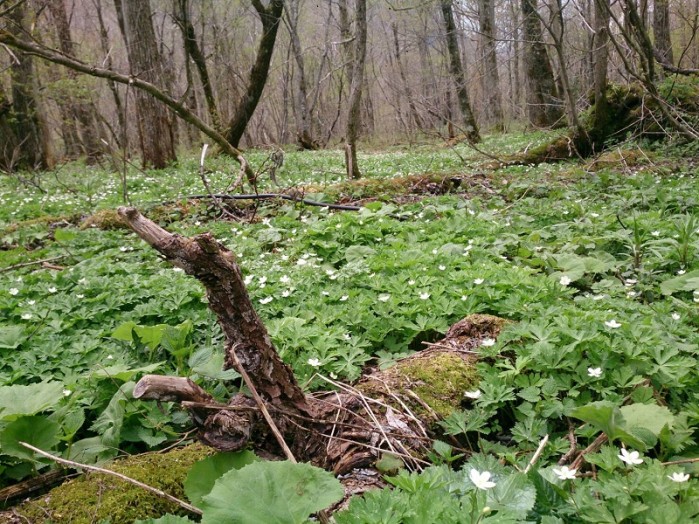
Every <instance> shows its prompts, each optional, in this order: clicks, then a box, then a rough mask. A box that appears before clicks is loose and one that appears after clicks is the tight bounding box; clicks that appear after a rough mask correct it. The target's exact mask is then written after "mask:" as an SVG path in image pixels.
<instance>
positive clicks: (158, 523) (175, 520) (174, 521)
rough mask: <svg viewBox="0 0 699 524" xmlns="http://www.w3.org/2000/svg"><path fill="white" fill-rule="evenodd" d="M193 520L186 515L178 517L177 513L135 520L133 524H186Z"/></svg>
mask: <svg viewBox="0 0 699 524" xmlns="http://www.w3.org/2000/svg"><path fill="white" fill-rule="evenodd" d="M192 522H194V521H193V520H189V519H188V518H187V517H179V516H177V515H169V514H168V515H163V516H162V517H160V518H159V519H146V520H137V521H135V522H134V524H188V523H192Z"/></svg>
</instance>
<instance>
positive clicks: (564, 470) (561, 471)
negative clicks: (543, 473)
mask: <svg viewBox="0 0 699 524" xmlns="http://www.w3.org/2000/svg"><path fill="white" fill-rule="evenodd" d="M553 472H554V474H555V475H556V476H557V477H558V479H559V480H574V479H575V474H576V473H577V472H578V470H577V469H575V468H569V467H568V466H562V467H560V468H553Z"/></svg>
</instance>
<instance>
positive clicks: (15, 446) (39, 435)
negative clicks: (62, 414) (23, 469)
mask: <svg viewBox="0 0 699 524" xmlns="http://www.w3.org/2000/svg"><path fill="white" fill-rule="evenodd" d="M58 429H59V427H58V424H56V423H55V422H52V421H50V420H49V419H47V418H46V417H40V416H30V417H20V418H18V419H17V420H15V421H14V422H10V423H9V424H8V425H7V426H5V428H4V429H3V430H2V432H0V449H2V453H3V454H5V455H10V456H12V457H17V458H20V459H25V460H31V459H32V458H33V457H34V452H33V451H31V450H29V449H27V448H25V447H24V446H22V445H21V444H20V442H26V443H27V444H31V445H32V446H34V447H35V448H39V449H41V450H43V451H50V450H51V449H52V448H53V447H54V446H55V445H56V444H58V442H59V438H58Z"/></svg>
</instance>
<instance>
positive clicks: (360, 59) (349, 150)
mask: <svg viewBox="0 0 699 524" xmlns="http://www.w3.org/2000/svg"><path fill="white" fill-rule="evenodd" d="M355 28H356V31H355V34H354V46H353V51H352V73H351V74H352V82H351V83H350V93H349V100H348V102H347V103H348V106H349V109H348V111H347V127H346V129H345V133H346V134H345V168H346V171H347V178H350V179H357V178H361V176H362V174H361V172H360V171H359V165H358V164H357V139H358V138H359V127H360V125H361V103H362V87H363V86H364V64H365V62H366V40H367V21H366V0H357V3H356V12H355Z"/></svg>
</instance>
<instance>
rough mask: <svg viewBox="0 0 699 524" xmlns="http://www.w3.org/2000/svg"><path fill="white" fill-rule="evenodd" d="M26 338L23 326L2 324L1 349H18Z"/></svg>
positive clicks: (0, 334) (0, 331)
mask: <svg viewBox="0 0 699 524" xmlns="http://www.w3.org/2000/svg"><path fill="white" fill-rule="evenodd" d="M24 339H25V336H24V327H23V326H0V349H17V348H18V347H19V345H20V344H21V343H22V342H24Z"/></svg>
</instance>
